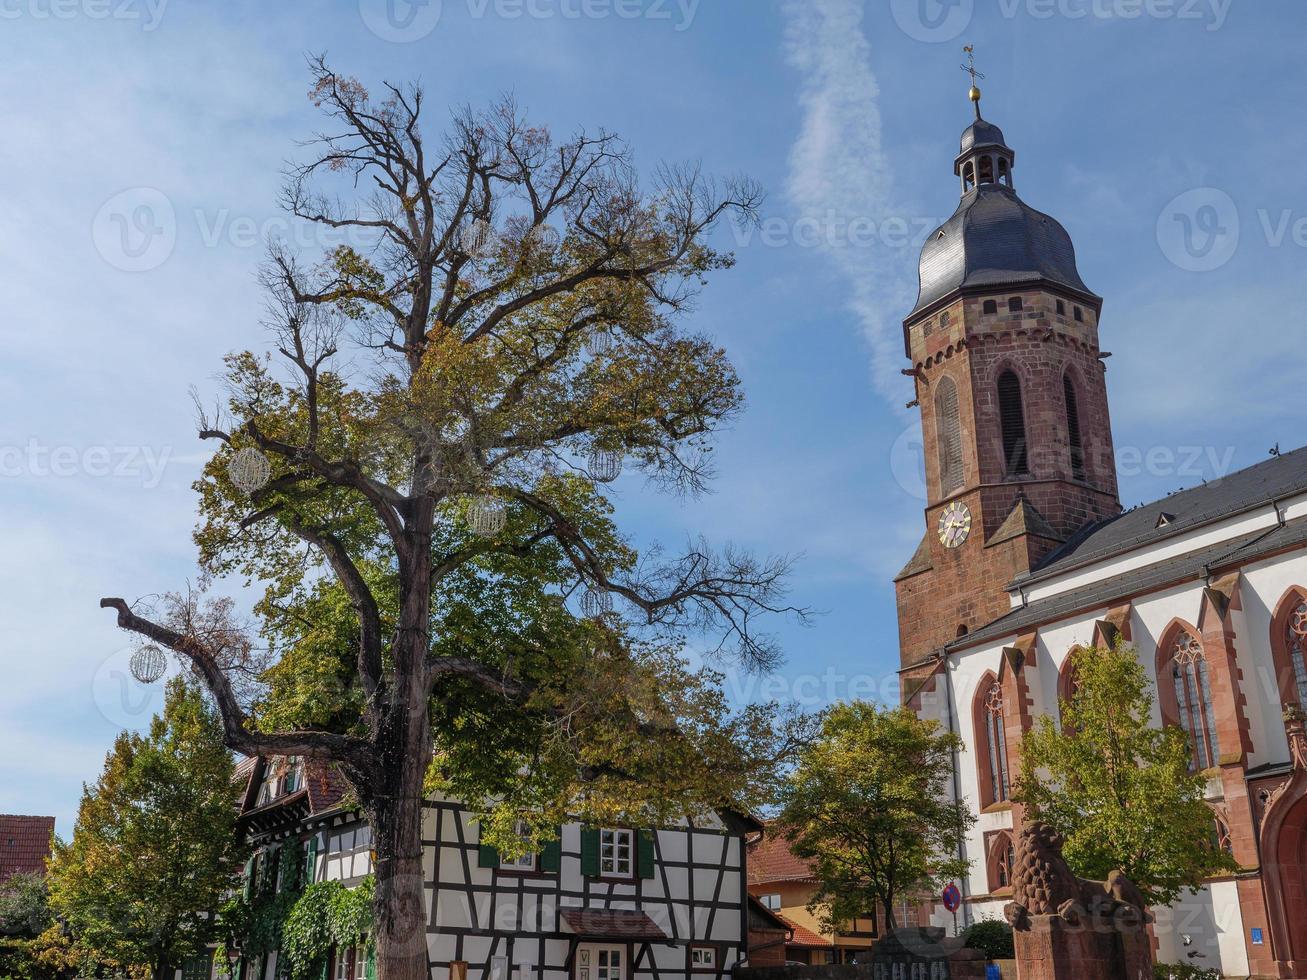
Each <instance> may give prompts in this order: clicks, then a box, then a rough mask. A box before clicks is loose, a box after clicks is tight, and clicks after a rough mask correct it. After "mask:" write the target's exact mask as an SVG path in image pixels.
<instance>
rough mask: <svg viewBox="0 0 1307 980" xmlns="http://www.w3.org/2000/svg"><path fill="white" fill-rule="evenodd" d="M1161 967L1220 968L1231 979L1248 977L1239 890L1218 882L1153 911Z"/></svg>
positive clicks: (1232, 885)
mask: <svg viewBox="0 0 1307 980" xmlns="http://www.w3.org/2000/svg"><path fill="white" fill-rule="evenodd" d="M1153 914H1154V916H1156V921H1155V922H1154V925H1153V929H1154V931H1155V933H1156V934H1157V945H1158V952H1157V958H1158V962H1159V963H1191V964H1194V965H1196V966H1202V967H1207V968H1209V969H1210V968H1213V967H1216V968H1219V969H1220V970H1221V972H1222V973H1223V974H1224V975H1225V976H1228V977H1241V976H1247V975H1248V954H1247V949H1246V947H1245V946H1244V930H1243V916H1242V914H1241V913H1240V910H1239V896H1238V886H1237V885H1236V884H1235V883H1234V882H1233V881H1217V882H1212V883H1211V884H1209V885H1207V886H1205V887H1204V888H1202V889H1201V890H1200V891H1198V892H1197V893H1185V894H1183V895H1181V896H1180V898H1179V899H1178V900H1177V901H1176V902H1175V903H1174V904H1173V905H1171V906H1170V907H1169V908H1161V909H1155V910H1153Z"/></svg>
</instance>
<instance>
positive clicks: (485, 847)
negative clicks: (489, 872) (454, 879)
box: [477, 844, 499, 868]
mask: <svg viewBox="0 0 1307 980" xmlns="http://www.w3.org/2000/svg"><path fill="white" fill-rule="evenodd" d="M477 867H478V868H497V867H499V852H498V851H497V850H495V849H494V848H493V847H491V846H490V845H489V844H482V845H481V846H479V847H478V848H477Z"/></svg>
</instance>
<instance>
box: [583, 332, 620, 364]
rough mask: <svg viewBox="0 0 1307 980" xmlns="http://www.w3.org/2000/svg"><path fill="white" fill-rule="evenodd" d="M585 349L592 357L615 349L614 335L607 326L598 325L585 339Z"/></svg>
mask: <svg viewBox="0 0 1307 980" xmlns="http://www.w3.org/2000/svg"><path fill="white" fill-rule="evenodd" d="M585 349H586V350H587V351H588V352H589V353H590V356H591V357H599V356H600V355H602V354H607V353H608V352H609V351H610V350H612V349H613V335H612V334H611V333H609V331H608V328H607V327H598V328H596V329H595V330H593V331H591V333H590V336H589V337H587V338H586V339H585Z"/></svg>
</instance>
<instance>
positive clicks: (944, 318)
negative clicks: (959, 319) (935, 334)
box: [939, 310, 953, 330]
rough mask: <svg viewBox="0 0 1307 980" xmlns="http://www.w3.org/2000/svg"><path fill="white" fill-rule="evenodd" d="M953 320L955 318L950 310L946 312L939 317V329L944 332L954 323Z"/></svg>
mask: <svg viewBox="0 0 1307 980" xmlns="http://www.w3.org/2000/svg"><path fill="white" fill-rule="evenodd" d="M952 319H953V317H952V315H951V314H950V313H949V311H948V310H945V311H944V312H943V313H941V314H940V315H939V329H941V330H943V329H944V328H945V327H947V326H948V325H949V323H950V322H951V321H952Z"/></svg>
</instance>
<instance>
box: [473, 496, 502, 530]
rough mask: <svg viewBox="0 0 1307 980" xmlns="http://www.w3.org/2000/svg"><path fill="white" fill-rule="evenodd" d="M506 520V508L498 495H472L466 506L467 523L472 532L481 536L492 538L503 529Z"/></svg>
mask: <svg viewBox="0 0 1307 980" xmlns="http://www.w3.org/2000/svg"><path fill="white" fill-rule="evenodd" d="M507 520H508V509H507V508H506V507H505V506H504V502H503V501H502V500H500V499H499V498H498V497H489V496H481V497H473V498H472V502H471V503H470V504H468V508H467V523H468V526H469V527H470V528H472V533H473V534H476V535H478V536H479V537H483V538H493V537H494V536H495V535H496V534H498V533H499V532H500V531H502V530H503V529H504V525H505V523H507Z"/></svg>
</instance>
